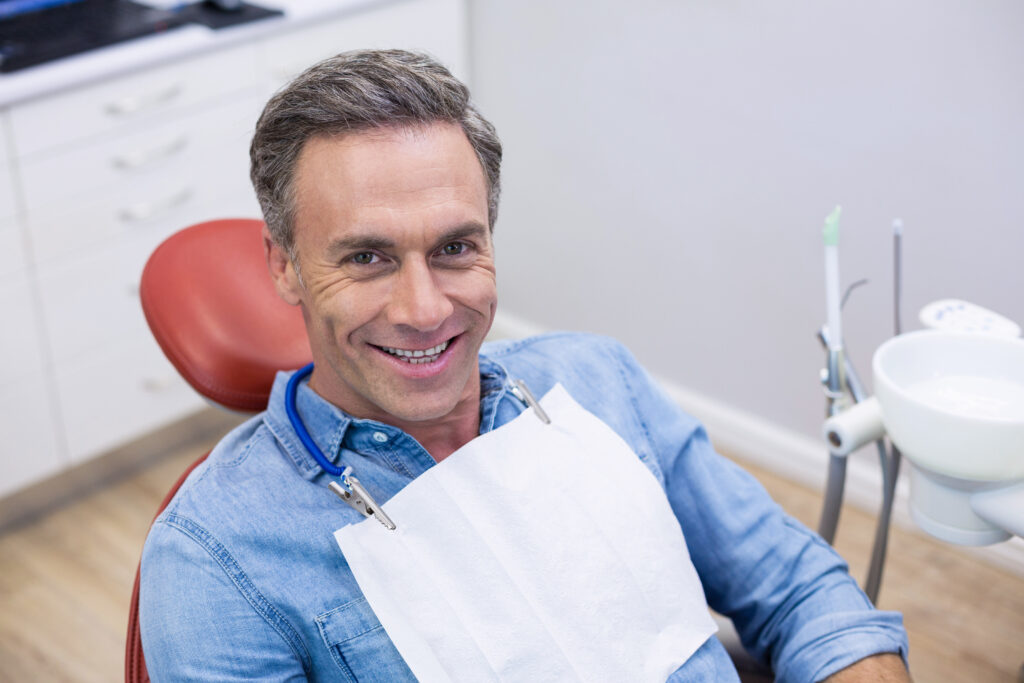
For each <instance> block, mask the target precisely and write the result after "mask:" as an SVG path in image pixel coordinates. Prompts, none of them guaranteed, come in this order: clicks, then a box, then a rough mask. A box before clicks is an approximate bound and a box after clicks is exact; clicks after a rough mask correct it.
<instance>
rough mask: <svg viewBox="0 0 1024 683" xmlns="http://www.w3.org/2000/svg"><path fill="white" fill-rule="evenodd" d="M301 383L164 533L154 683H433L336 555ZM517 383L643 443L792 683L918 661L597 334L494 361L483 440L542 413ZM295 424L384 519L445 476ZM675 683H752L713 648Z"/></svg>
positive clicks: (762, 648)
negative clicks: (385, 508) (358, 485)
mask: <svg viewBox="0 0 1024 683" xmlns="http://www.w3.org/2000/svg"><path fill="white" fill-rule="evenodd" d="M288 377H289V375H288V374H285V373H282V374H280V375H278V377H277V379H276V381H275V384H274V388H273V392H272V394H271V397H270V401H269V405H268V408H267V410H266V412H264V413H263V414H261V415H258V416H256V417H254V418H253V419H251V420H249V421H248V422H246V423H244V424H243V425H241V426H239V427H238V428H236V429H235V430H234V431H232V432H231V433H230V434H229V435H228V436H227V437H225V438H224V440H223V441H222V442H221V443H220V444H219V445H218V446H217V447H216V448H215V449H214V450H213V452H212V453H211V454H210V457H209V458H208V459H207V461H206V462H205V463H204V464H203V465H201V466H200V467H198V468H197V469H196V470H195V471H194V472H193V473H192V475H191V476H190V477H189V478H188V480H187V481H186V482H185V484H184V485H183V486H182V488H181V490H180V491H179V493H178V494H177V496H175V498H174V500H173V501H172V502H171V504H170V505H169V506H168V507H167V509H166V510H165V511H164V512H163V514H161V515H160V517H159V518H158V519H157V521H156V522H155V524H154V525H153V528H152V530H151V531H150V534H149V538H148V539H147V542H146V546H145V549H144V551H143V557H142V568H141V571H142V575H141V576H142V579H141V592H140V621H141V627H142V640H143V646H144V651H145V657H146V664H147V667H148V669H149V673H150V676H151V677H152V679H153V680H154V681H164V680H167V681H181V680H229V681H233V680H238V681H243V680H244V681H253V680H268V681H269V680H274V681H280V680H307V679H308V680H331V681H334V680H340V681H360V682H385V681H386V682H389V683H390V682H395V681H413V680H415V678H414V676H413V675H412V673H411V672H410V671H409V669H408V667H407V666H406V664H405V662H404V661H403V660H402V658H401V656H400V655H399V654H398V651H397V650H396V649H395V647H394V645H393V644H392V643H391V641H390V640H389V638H388V636H387V634H386V633H385V631H384V629H383V628H382V627H381V625H380V622H379V621H378V620H377V617H376V616H375V615H374V613H373V610H372V609H371V608H370V606H369V605H368V604H367V602H366V600H365V599H364V598H363V596H362V594H361V593H360V590H359V586H358V585H357V584H356V582H355V579H354V578H353V576H352V574H351V572H350V571H349V569H348V566H347V565H346V562H345V558H344V556H343V555H342V553H341V551H340V550H339V549H338V546H337V545H336V543H335V541H334V538H333V532H334V530H335V529H337V528H339V527H341V526H343V525H346V524H353V523H356V522H360V521H362V519H363V518H362V516H361V515H360V514H359V513H358V512H356V511H355V510H353V509H352V508H350V507H349V506H348V505H346V504H345V503H343V502H342V501H341V500H340V499H338V498H337V497H336V496H335V495H334V493H332V492H331V491H330V490H329V489H328V488H327V483H328V482H329V481H331V479H332V477H331V475H329V474H327V473H326V472H324V471H323V469H322V468H321V467H320V466H319V465H317V463H316V461H315V460H314V459H313V457H312V456H311V455H310V454H309V453H308V452H307V451H306V449H305V448H304V447H303V446H302V444H301V443H300V442H299V440H298V437H297V436H296V434H295V432H294V430H293V429H292V427H291V424H290V423H289V420H288V417H287V415H286V413H285V408H284V389H285V384H286V382H287V379H288ZM510 378H516V379H523V380H524V381H525V382H526V384H527V386H528V387H529V388H530V389H531V390H532V391H533V393H534V394H535V395H537V397H538V398H539V397H540V396H542V395H543V394H545V393H546V392H547V391H548V389H550V388H551V387H552V386H553V385H554V384H555V383H556V382H561V383H562V384H563V385H564V386H565V387H566V389H567V390H568V391H569V393H570V394H571V395H572V396H573V397H574V398H575V399H576V401H577V402H579V403H580V404H581V405H582V406H583V407H584V408H586V409H587V410H589V411H590V412H592V413H594V414H595V415H596V416H598V417H599V418H601V419H602V420H604V421H605V422H606V423H607V424H608V425H609V426H610V427H611V428H612V429H614V430H615V431H616V432H617V433H618V434H619V435H621V436H622V437H623V439H625V441H626V442H627V443H628V444H629V445H630V446H631V447H632V449H633V451H634V452H635V453H636V455H637V457H639V458H640V460H641V461H642V462H643V463H644V464H645V465H646V466H647V467H648V468H649V469H650V471H651V472H652V474H653V475H654V476H655V477H656V478H657V480H658V481H659V482H660V483H661V484H662V486H663V487H664V489H665V495H666V497H667V498H668V501H669V503H670V505H671V507H672V509H673V511H674V512H675V514H676V516H677V517H678V519H679V522H680V525H681V526H682V529H683V533H684V534H685V537H686V544H687V547H688V549H689V552H690V556H691V559H692V560H693V563H694V566H695V567H696V569H697V572H698V574H699V576H700V578H701V582H702V585H703V588H704V592H705V595H706V597H707V601H708V604H709V605H710V606H711V607H712V608H713V609H715V610H717V611H719V612H721V613H723V614H725V615H726V616H728V617H730V618H732V619H733V621H734V623H735V624H736V626H737V629H738V631H739V633H740V636H741V638H742V640H743V642H744V645H745V646H746V647H747V649H748V650H750V652H751V653H752V654H753V655H754V656H756V657H758V658H760V659H762V660H763V661H766V662H769V663H770V664H771V666H772V668H773V669H774V671H775V675H776V679H777V680H779V681H795V682H804V681H816V680H820V679H822V678H824V677H825V676H827V675H830V674H831V673H834V672H835V671H838V670H839V669H842V668H844V667H846V666H848V665H850V664H852V663H853V662H855V661H857V660H859V659H861V658H863V657H866V656H868V655H871V654H876V653H882V652H898V653H900V654H902V655H903V656H904V657H906V652H907V640H906V633H905V632H904V630H903V627H902V619H901V617H900V615H899V614H896V613H892V612H883V611H878V610H875V609H874V608H873V607H872V605H871V603H870V602H869V601H868V599H867V597H866V596H865V595H864V594H863V592H861V590H860V589H859V588H858V587H857V585H856V583H855V582H854V581H853V580H852V579H851V578H850V575H849V573H848V571H847V566H846V564H845V563H844V562H843V560H842V559H841V558H840V557H839V556H838V555H837V554H836V553H835V552H834V551H833V550H832V548H831V547H830V546H828V545H827V544H826V543H825V542H824V541H822V540H821V538H819V537H818V536H817V535H816V534H814V533H813V532H811V531H809V530H808V529H807V528H805V527H804V526H802V525H801V524H800V523H798V522H797V521H795V520H794V519H792V518H791V517H789V516H787V515H786V514H785V513H784V512H783V511H782V509H781V508H780V507H779V506H778V505H776V504H775V503H774V502H773V501H772V500H771V499H770V498H769V497H768V495H767V493H766V492H765V491H764V489H763V488H762V487H761V486H760V485H759V484H758V483H757V481H756V480H754V479H753V478H752V477H751V476H750V475H748V474H747V473H745V472H744V471H743V470H742V469H740V468H739V467H737V466H736V465H734V464H732V463H731V462H730V461H728V460H726V459H725V458H722V457H721V456H719V455H717V454H716V453H715V452H714V451H713V449H712V448H711V445H710V444H709V442H708V439H707V436H706V435H705V433H704V431H703V428H702V427H701V426H700V425H699V424H698V422H697V421H696V420H695V419H694V418H692V417H690V416H688V415H686V414H684V413H683V412H681V411H680V409H679V408H678V407H677V406H676V405H675V403H674V402H673V401H671V400H670V399H669V398H668V397H667V396H666V395H665V394H664V393H663V392H662V391H661V390H660V389H659V388H658V387H657V386H656V384H655V383H654V382H653V381H652V379H651V378H650V376H649V375H648V374H647V373H646V372H645V371H644V370H643V368H641V367H640V366H639V365H638V364H637V362H636V360H635V359H634V358H633V357H632V356H631V355H630V354H629V352H628V351H626V350H625V349H624V348H623V347H622V346H621V345H619V344H617V343H616V342H614V341H612V340H609V339H606V338H602V337H595V336H589V335H579V334H553V335H545V336H542V337H535V338H531V339H526V340H522V341H515V342H497V343H490V344H486V345H484V348H483V349H482V350H481V354H480V382H481V400H480V416H481V420H480V432H481V433H485V432H488V431H490V430H492V429H496V428H498V427H500V426H501V425H503V424H505V423H506V422H508V421H510V420H511V419H512V418H514V417H515V416H516V415H518V414H519V413H520V412H521V411H522V410H524V406H523V405H522V403H520V401H519V400H518V399H517V398H515V397H514V396H513V395H512V394H511V392H510V391H509V389H508V387H509V380H510ZM297 406H298V411H299V414H300V416H301V418H302V420H303V422H304V423H305V425H306V427H307V429H308V430H309V432H310V434H311V435H312V436H313V439H314V440H315V441H316V443H317V445H319V446H320V449H321V450H322V451H323V452H324V453H325V454H326V455H327V457H328V458H330V459H331V460H332V461H333V462H334V463H335V464H336V465H338V466H340V467H344V466H346V465H350V466H351V467H352V468H353V473H354V474H355V475H356V476H357V477H358V478H359V480H360V481H361V482H362V483H363V485H364V486H365V487H366V488H367V489H368V490H369V491H370V493H371V494H372V495H373V496H374V497H375V498H376V499H377V501H378V502H380V503H383V502H384V501H386V500H388V499H389V498H390V497H391V496H393V495H394V494H395V493H397V492H398V491H399V490H401V489H402V488H403V487H404V486H405V485H406V484H408V483H409V482H410V481H412V479H414V478H415V477H416V476H418V475H419V474H421V473H423V472H424V471H426V470H427V469H428V468H430V467H431V466H433V465H434V460H433V458H431V456H430V454H429V453H427V451H426V450H424V449H423V447H422V446H420V445H419V444H418V443H417V442H416V441H415V440H414V439H413V438H412V437H411V436H409V435H408V434H406V433H404V432H402V431H401V430H399V429H397V428H395V427H392V426H390V425H387V424H383V423H380V422H375V421H373V420H361V419H354V418H352V417H350V416H348V415H346V414H345V413H344V412H342V411H341V410H339V409H338V408H337V407H335V406H333V405H331V404H330V403H328V402H327V401H325V400H323V399H322V398H320V397H319V396H318V395H317V394H315V393H314V392H313V391H312V390H311V389H309V388H308V387H307V386H306V385H305V384H303V385H302V386H301V387H300V388H299V392H298V396H297ZM609 504H610V505H619V504H622V503H621V501H610V502H609ZM396 521H397V522H398V523H401V521H400V520H396ZM669 680H670V681H729V680H734V681H735V680H738V678H737V675H736V672H735V669H734V668H733V666H732V663H731V661H730V659H729V657H728V655H727V654H726V652H725V649H724V648H723V647H722V645H721V644H720V643H719V641H718V639H717V638H715V637H714V636H713V637H711V638H710V639H709V640H708V641H707V642H706V643H705V644H704V645H703V646H702V647H701V648H700V649H699V650H698V651H697V652H696V653H695V654H694V655H693V656H692V657H691V658H690V659H689V660H688V661H687V662H686V663H685V664H684V665H683V666H682V667H681V668H680V669H679V670H678V671H676V672H675V673H674V674H673V675H672V676H671V677H670V678H669Z"/></svg>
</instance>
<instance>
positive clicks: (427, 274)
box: [388, 261, 455, 332]
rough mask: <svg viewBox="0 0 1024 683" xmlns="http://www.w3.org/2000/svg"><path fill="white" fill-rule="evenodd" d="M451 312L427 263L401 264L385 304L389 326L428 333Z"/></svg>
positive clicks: (450, 306) (447, 301) (448, 302)
mask: <svg viewBox="0 0 1024 683" xmlns="http://www.w3.org/2000/svg"><path fill="white" fill-rule="evenodd" d="M454 310H455V309H454V306H452V302H451V301H450V300H449V299H448V297H447V295H445V293H444V292H443V291H441V289H440V288H439V287H438V283H437V280H436V278H435V275H434V273H433V272H432V271H431V269H430V266H429V265H428V264H427V263H425V262H421V261H410V262H406V263H403V264H402V268H401V269H400V271H399V273H398V278H397V279H396V281H395V283H394V286H393V287H392V290H391V300H390V302H389V305H388V321H389V322H390V323H391V324H393V325H404V326H407V327H411V328H413V329H414V330H417V331H420V332H429V331H431V330H435V329H437V328H438V327H440V326H441V324H442V323H443V322H444V321H445V320H447V319H448V316H450V315H451V314H452V312H453V311H454Z"/></svg>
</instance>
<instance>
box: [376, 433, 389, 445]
mask: <svg viewBox="0 0 1024 683" xmlns="http://www.w3.org/2000/svg"><path fill="white" fill-rule="evenodd" d="M373 440H374V441H376V442H377V443H384V442H386V441H387V440H388V435H387V434H385V433H384V432H374V433H373Z"/></svg>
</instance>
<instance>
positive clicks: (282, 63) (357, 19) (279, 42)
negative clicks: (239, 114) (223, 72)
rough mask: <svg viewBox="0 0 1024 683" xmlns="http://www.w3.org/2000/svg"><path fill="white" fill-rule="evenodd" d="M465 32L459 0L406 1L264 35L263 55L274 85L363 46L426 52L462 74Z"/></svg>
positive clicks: (464, 73)
mask: <svg viewBox="0 0 1024 683" xmlns="http://www.w3.org/2000/svg"><path fill="white" fill-rule="evenodd" d="M467 32H468V27H467V16H466V12H465V11H464V7H463V2H462V0H418V1H415V2H410V1H408V0H406V2H397V3H389V4H386V5H384V6H383V7H381V8H379V9H375V10H374V11H372V12H357V13H353V14H350V15H348V16H344V17H340V18H338V19H336V20H334V21H331V22H325V23H323V24H320V25H318V26H315V27H311V28H307V29H306V30H304V31H302V32H295V33H289V34H284V35H281V36H279V37H276V38H272V39H270V40H267V41H265V42H264V44H263V60H264V65H265V70H266V73H268V74H269V75H270V77H271V79H272V81H273V83H274V86H275V88H276V87H277V86H278V85H280V84H282V83H285V82H287V81H289V80H291V79H292V78H294V77H295V76H297V75H298V74H299V73H301V72H302V70H303V69H305V68H306V67H309V66H312V65H313V64H314V63H316V62H318V61H320V60H321V59H326V58H327V57H331V56H333V55H336V54H338V53H339V52H344V51H346V50H354V49H362V48H373V49H387V48H403V49H411V50H420V51H425V52H427V53H429V54H431V55H433V56H434V57H436V58H437V59H439V60H440V61H441V62H442V63H443V64H444V65H445V66H447V67H448V68H449V69H450V70H451V71H452V73H453V74H455V75H456V76H458V77H459V78H463V79H465V78H468V70H469V69H468V65H467V64H468V54H467V44H468V43H467V39H466V37H467Z"/></svg>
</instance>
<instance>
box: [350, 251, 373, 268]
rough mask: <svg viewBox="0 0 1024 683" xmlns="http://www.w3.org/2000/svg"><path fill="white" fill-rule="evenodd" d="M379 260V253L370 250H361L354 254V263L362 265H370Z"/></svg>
mask: <svg viewBox="0 0 1024 683" xmlns="http://www.w3.org/2000/svg"><path fill="white" fill-rule="evenodd" d="M376 260H377V255H376V254H374V253H373V252H370V251H361V252H359V253H358V254H354V255H353V256H352V263H356V264H358V265H360V266H368V265H370V264H372V263H374V262H375V261H376Z"/></svg>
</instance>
